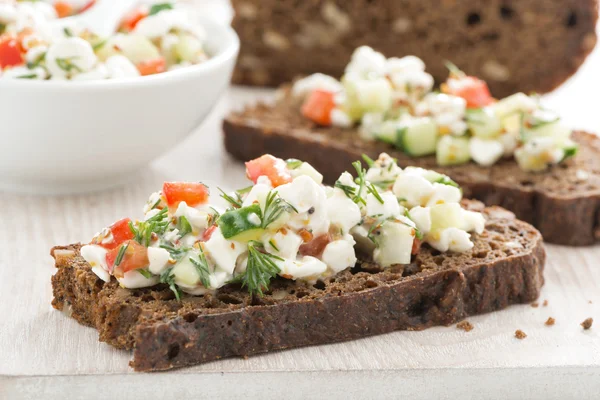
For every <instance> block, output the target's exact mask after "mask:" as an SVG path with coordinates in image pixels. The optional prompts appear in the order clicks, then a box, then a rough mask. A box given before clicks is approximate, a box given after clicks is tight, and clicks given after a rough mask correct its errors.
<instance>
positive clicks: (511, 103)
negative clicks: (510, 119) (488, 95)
mask: <svg viewBox="0 0 600 400" xmlns="http://www.w3.org/2000/svg"><path fill="white" fill-rule="evenodd" d="M492 107H493V109H494V111H495V113H496V115H498V117H500V118H502V119H503V118H505V117H507V116H509V115H511V114H514V113H521V112H531V111H533V110H535V109H536V108H537V107H538V103H537V101H536V99H534V98H532V97H529V96H527V95H526V94H524V93H515V94H513V95H511V96H508V97H506V98H504V99H502V100H500V101H498V102H497V103H496V104H494V105H493V106H492Z"/></svg>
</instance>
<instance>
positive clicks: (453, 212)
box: [430, 203, 463, 232]
mask: <svg viewBox="0 0 600 400" xmlns="http://www.w3.org/2000/svg"><path fill="white" fill-rule="evenodd" d="M430 212H431V231H432V232H434V231H438V230H442V229H446V228H458V227H460V226H462V225H461V221H462V218H461V217H462V212H463V210H462V208H461V206H460V204H459V203H443V204H437V205H435V206H433V207H431V211H430Z"/></svg>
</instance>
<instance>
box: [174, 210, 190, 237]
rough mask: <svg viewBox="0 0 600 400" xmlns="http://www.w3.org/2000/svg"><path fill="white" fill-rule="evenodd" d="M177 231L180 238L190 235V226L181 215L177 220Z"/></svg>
mask: <svg viewBox="0 0 600 400" xmlns="http://www.w3.org/2000/svg"><path fill="white" fill-rule="evenodd" d="M177 229H178V230H179V236H181V237H184V236H185V235H187V234H188V233H192V225H191V224H190V221H188V219H187V218H186V217H184V216H183V215H182V216H181V217H179V218H178V219H177Z"/></svg>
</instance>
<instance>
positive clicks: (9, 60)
mask: <svg viewBox="0 0 600 400" xmlns="http://www.w3.org/2000/svg"><path fill="white" fill-rule="evenodd" d="M23 63H24V59H23V53H22V52H21V46H20V44H19V41H18V40H17V38H16V37H15V36H13V35H5V36H2V37H0V68H6V67H16V66H18V65H23Z"/></svg>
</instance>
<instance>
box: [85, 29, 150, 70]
mask: <svg viewBox="0 0 600 400" xmlns="http://www.w3.org/2000/svg"><path fill="white" fill-rule="evenodd" d="M116 54H121V55H124V56H125V57H127V58H128V59H129V60H130V61H131V62H132V63H134V64H139V63H140V62H143V61H148V60H153V59H156V58H159V57H160V52H159V51H158V48H157V47H156V46H155V45H154V44H153V43H152V42H151V41H150V40H149V39H148V38H146V37H145V36H141V35H135V34H128V35H124V34H118V35H115V36H113V37H111V38H110V39H108V41H107V42H106V44H105V45H104V46H102V47H101V48H100V49H98V51H97V53H96V55H97V56H98V58H99V59H100V60H101V61H106V60H107V59H108V58H109V57H110V56H114V55H116Z"/></svg>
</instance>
